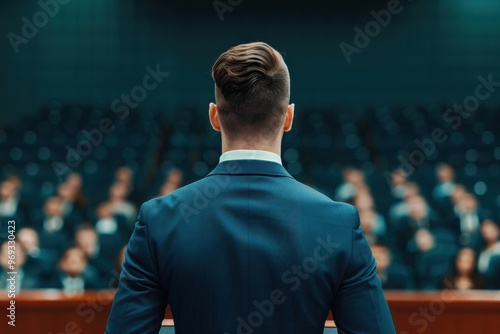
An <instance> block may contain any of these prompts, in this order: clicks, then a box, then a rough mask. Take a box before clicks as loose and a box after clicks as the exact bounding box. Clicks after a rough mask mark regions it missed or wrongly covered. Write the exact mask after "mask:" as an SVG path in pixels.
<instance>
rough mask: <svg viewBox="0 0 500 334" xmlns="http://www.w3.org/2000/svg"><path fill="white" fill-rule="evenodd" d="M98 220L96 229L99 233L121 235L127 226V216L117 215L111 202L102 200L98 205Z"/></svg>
mask: <svg viewBox="0 0 500 334" xmlns="http://www.w3.org/2000/svg"><path fill="white" fill-rule="evenodd" d="M96 214H97V221H96V223H95V230H96V232H97V233H98V234H99V235H115V236H119V237H121V236H122V234H123V233H124V231H123V229H124V228H125V227H126V226H125V224H126V222H125V218H123V217H120V216H115V215H114V214H113V212H112V210H111V205H110V204H109V202H102V203H101V204H99V205H98V206H97V210H96Z"/></svg>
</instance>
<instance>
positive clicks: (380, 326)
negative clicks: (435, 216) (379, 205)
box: [332, 209, 396, 334]
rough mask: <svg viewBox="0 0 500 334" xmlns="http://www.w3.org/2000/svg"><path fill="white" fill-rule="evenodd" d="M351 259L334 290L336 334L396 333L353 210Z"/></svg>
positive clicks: (373, 264)
mask: <svg viewBox="0 0 500 334" xmlns="http://www.w3.org/2000/svg"><path fill="white" fill-rule="evenodd" d="M353 216H354V229H353V231H352V247H351V260H350V262H349V264H348V266H347V270H346V272H345V274H344V277H343V279H342V282H341V283H340V285H339V287H338V289H337V291H336V292H335V296H334V300H333V305H332V314H333V318H334V320H335V324H336V325H337V328H338V332H339V334H348V333H349V334H351V333H356V334H395V333H396V331H395V329H394V324H393V322H392V316H391V313H390V311H389V307H388V305H387V301H386V299H385V296H384V293H383V291H382V285H381V283H380V280H379V278H378V276H377V268H376V264H375V259H374V258H373V256H372V252H371V249H370V247H369V246H368V243H367V242H366V239H365V237H364V235H363V232H362V230H361V227H360V223H359V216H358V213H357V211H356V209H353Z"/></svg>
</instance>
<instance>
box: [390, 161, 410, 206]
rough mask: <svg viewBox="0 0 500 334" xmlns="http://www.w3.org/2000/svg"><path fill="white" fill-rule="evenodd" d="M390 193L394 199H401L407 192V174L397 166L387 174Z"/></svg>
mask: <svg viewBox="0 0 500 334" xmlns="http://www.w3.org/2000/svg"><path fill="white" fill-rule="evenodd" d="M387 181H388V182H389V181H390V184H389V185H390V186H391V194H392V197H393V198H394V199H396V200H402V199H403V198H404V197H405V196H406V194H407V189H406V187H407V185H408V176H407V174H406V172H405V171H404V170H403V169H400V168H397V169H395V170H394V171H392V173H391V175H390V176H389V180H387Z"/></svg>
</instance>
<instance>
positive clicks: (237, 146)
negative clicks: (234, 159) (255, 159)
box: [222, 140, 281, 155]
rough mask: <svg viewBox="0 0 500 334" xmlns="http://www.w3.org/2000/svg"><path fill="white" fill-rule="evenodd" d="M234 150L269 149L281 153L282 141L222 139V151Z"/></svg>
mask: <svg viewBox="0 0 500 334" xmlns="http://www.w3.org/2000/svg"><path fill="white" fill-rule="evenodd" d="M234 150H259V151H268V152H272V153H275V154H277V155H281V143H280V142H277V143H248V142H244V141H241V142H240V141H233V142H229V141H225V140H222V153H226V152H228V151H234Z"/></svg>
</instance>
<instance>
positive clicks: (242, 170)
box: [207, 160, 293, 178]
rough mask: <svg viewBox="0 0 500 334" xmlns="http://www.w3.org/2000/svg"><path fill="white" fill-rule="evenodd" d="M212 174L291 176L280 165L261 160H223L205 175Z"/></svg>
mask: <svg viewBox="0 0 500 334" xmlns="http://www.w3.org/2000/svg"><path fill="white" fill-rule="evenodd" d="M212 175H236V176H237V175H267V176H281V177H290V178H293V177H292V176H291V175H290V174H289V173H288V172H287V171H286V169H285V168H284V167H283V166H282V165H280V164H278V163H276V162H271V161H263V160H229V161H224V162H221V163H219V164H218V165H217V166H216V167H215V168H214V170H213V171H212V172H211V173H210V174H208V175H207V176H212Z"/></svg>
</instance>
